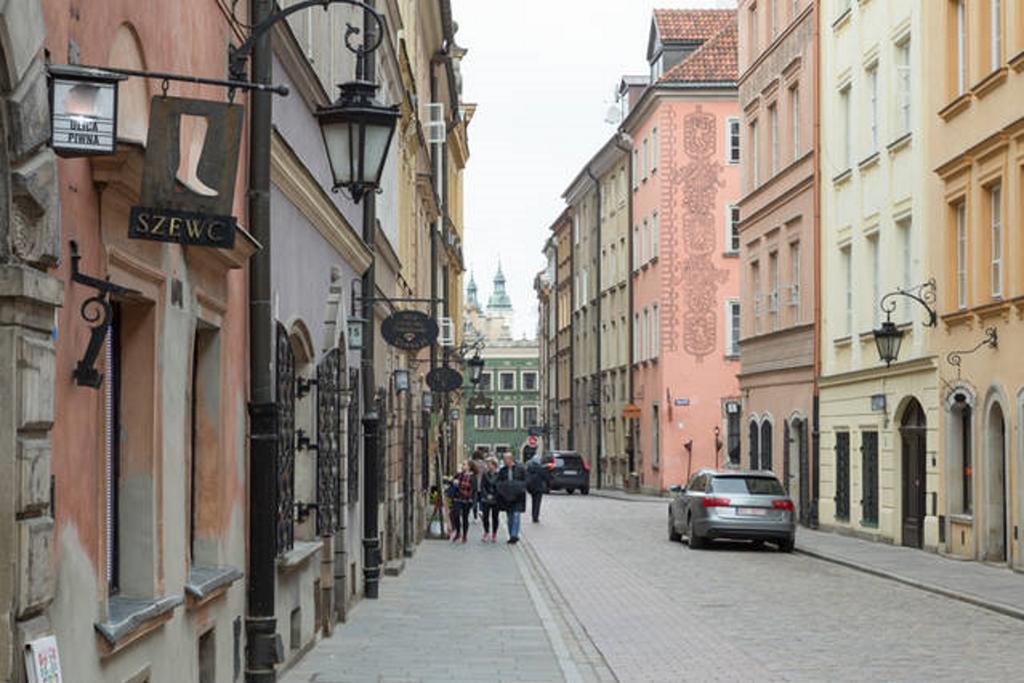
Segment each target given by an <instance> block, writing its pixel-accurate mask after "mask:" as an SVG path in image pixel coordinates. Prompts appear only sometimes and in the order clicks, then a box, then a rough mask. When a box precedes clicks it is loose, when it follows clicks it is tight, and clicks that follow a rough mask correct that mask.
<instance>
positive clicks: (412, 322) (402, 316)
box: [380, 311, 439, 351]
mask: <svg viewBox="0 0 1024 683" xmlns="http://www.w3.org/2000/svg"><path fill="white" fill-rule="evenodd" d="M438 332H439V330H438V327H437V322H436V321H435V320H434V319H433V318H431V317H430V316H429V315H427V314H426V313H423V312H422V311H395V312H394V313H392V314H391V315H389V316H388V317H387V318H385V319H384V322H383V323H381V326H380V333H381V336H383V337H384V341H386V342H387V343H388V344H391V346H394V347H396V348H399V349H402V350H403V351H419V350H420V349H424V348H426V347H428V346H430V345H431V344H433V343H434V341H436V340H437V335H438Z"/></svg>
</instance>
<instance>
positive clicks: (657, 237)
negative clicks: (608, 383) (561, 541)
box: [623, 10, 741, 491]
mask: <svg viewBox="0 0 1024 683" xmlns="http://www.w3.org/2000/svg"><path fill="white" fill-rule="evenodd" d="M736 38H737V36H736V16H735V12H733V11H729V10H718V11H715V10H657V11H655V15H654V20H653V22H652V28H651V40H650V43H649V47H648V61H649V62H650V63H651V76H652V78H651V85H650V86H648V87H647V88H646V90H645V91H644V93H643V95H642V96H641V97H640V98H639V100H637V101H636V102H635V105H634V106H633V107H632V110H631V111H630V112H629V114H628V116H627V117H626V120H625V122H624V124H623V129H624V132H625V133H626V134H627V135H629V137H630V138H631V140H632V145H633V149H632V200H633V201H632V206H633V211H632V223H633V225H632V249H631V262H632V302H633V312H632V314H633V320H632V323H633V334H632V348H633V354H632V361H633V365H632V368H633V371H632V374H633V381H632V387H633V392H632V394H633V395H632V398H633V403H634V404H636V405H637V406H638V407H639V408H640V418H639V420H636V421H634V426H633V443H634V445H635V466H636V472H637V475H638V478H639V485H640V487H641V488H642V489H644V490H647V491H661V490H664V489H666V488H667V487H669V486H671V485H673V484H680V483H685V482H687V481H688V480H689V477H690V476H691V474H692V473H694V472H696V471H697V470H698V469H700V468H701V467H714V466H716V464H717V465H723V464H725V462H726V461H727V460H728V457H729V455H728V453H729V448H730V443H733V445H734V447H736V446H738V438H739V435H738V433H736V434H732V433H731V432H730V427H732V431H733V432H735V431H736V429H737V426H736V425H737V424H738V422H737V420H736V418H735V417H734V418H733V419H732V420H730V418H729V416H730V415H734V414H736V413H737V412H738V410H737V409H738V406H739V388H738V381H737V373H738V371H739V357H738V348H739V347H738V325H739V310H738V297H739V269H738V265H739V264H738V259H737V255H736V253H735V252H734V250H733V249H732V248H731V244H727V241H728V240H727V235H728V234H729V230H730V224H729V221H730V220H731V211H730V208H729V207H731V206H732V205H734V204H736V202H737V200H738V198H739V196H740V192H741V188H740V175H739V166H738V165H737V164H735V163H730V161H729V158H728V154H729V150H730V142H731V139H732V133H733V130H732V128H731V127H730V123H729V122H730V121H731V120H733V119H735V118H736V117H737V116H738V115H739V106H738V102H737V90H736V79H737V69H736ZM730 437H732V438H730Z"/></svg>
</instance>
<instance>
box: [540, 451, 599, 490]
mask: <svg viewBox="0 0 1024 683" xmlns="http://www.w3.org/2000/svg"><path fill="white" fill-rule="evenodd" d="M551 457H552V460H550V461H549V462H548V463H547V465H546V467H547V468H548V469H549V470H551V479H550V482H551V490H552V491H565V492H566V493H575V492H576V490H577V489H579V490H580V491H581V492H582V493H583V495H587V494H588V493H590V465H589V464H588V463H587V461H586V460H584V459H583V457H582V456H580V454H579V453H577V452H576V451H551Z"/></svg>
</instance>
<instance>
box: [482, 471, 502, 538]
mask: <svg viewBox="0 0 1024 683" xmlns="http://www.w3.org/2000/svg"><path fill="white" fill-rule="evenodd" d="M479 498H480V514H481V515H482V516H483V518H484V537H483V542H484V543H494V542H495V541H497V540H498V459H497V458H495V457H493V456H492V457H489V458H487V460H486V465H485V466H484V468H483V475H482V476H481V478H480V489H479Z"/></svg>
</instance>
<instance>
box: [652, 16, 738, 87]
mask: <svg viewBox="0 0 1024 683" xmlns="http://www.w3.org/2000/svg"><path fill="white" fill-rule="evenodd" d="M738 49H739V35H738V31H737V27H736V13H735V12H733V13H732V20H731V21H728V22H726V23H725V25H724V26H722V27H720V29H719V31H718V33H716V34H715V35H714V36H712V37H711V38H710V39H708V40H707V42H705V43H704V44H703V45H701V46H700V47H699V48H697V49H696V50H694V51H693V53H692V54H690V56H688V57H687V58H686V59H684V60H683V61H681V62H679V63H678V64H676V65H675V66H674V67H672V68H671V69H669V70H668V71H666V72H665V73H664V74H662V76H661V78H660V79H658V80H659V81H660V82H662V83H665V82H670V83H686V82H697V83H721V82H735V81H736V80H737V79H738V78H739V63H738V62H739V55H738V52H737V50H738Z"/></svg>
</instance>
